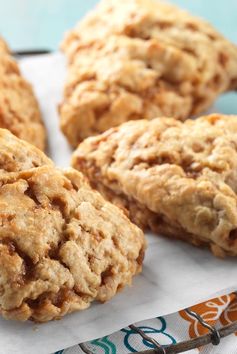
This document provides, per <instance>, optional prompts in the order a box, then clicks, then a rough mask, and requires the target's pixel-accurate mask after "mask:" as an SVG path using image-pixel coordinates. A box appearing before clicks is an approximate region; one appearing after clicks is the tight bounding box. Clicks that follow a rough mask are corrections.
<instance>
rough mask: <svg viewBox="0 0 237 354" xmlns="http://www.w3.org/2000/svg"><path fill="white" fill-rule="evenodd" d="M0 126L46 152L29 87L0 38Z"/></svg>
mask: <svg viewBox="0 0 237 354" xmlns="http://www.w3.org/2000/svg"><path fill="white" fill-rule="evenodd" d="M0 127H1V128H6V129H9V130H10V131H11V132H12V133H13V134H14V135H16V136H17V137H19V138H21V139H24V140H26V141H28V142H30V143H31V144H33V145H35V146H37V147H38V148H40V149H41V150H44V149H45V142H46V132H45V127H44V125H43V122H42V119H41V114H40V110H39V106H38V103H37V100H36V98H35V96H34V93H33V90H32V87H31V85H30V84H29V83H28V82H27V81H26V80H25V79H24V78H23V77H22V75H21V73H20V70H19V67H18V65H17V63H16V61H15V60H14V59H13V57H12V56H11V55H10V52H9V50H8V48H7V46H6V45H5V42H4V41H2V40H1V39H0Z"/></svg>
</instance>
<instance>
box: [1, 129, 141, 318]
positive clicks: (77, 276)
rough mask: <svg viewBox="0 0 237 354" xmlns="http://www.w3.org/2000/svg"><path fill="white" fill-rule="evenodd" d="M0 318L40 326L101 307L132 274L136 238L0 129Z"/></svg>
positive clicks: (121, 219)
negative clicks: (98, 304)
mask: <svg viewBox="0 0 237 354" xmlns="http://www.w3.org/2000/svg"><path fill="white" fill-rule="evenodd" d="M0 151H1V153H0V185H1V187H0V219H1V220H0V289H1V291H0V313H1V314H2V315H3V316H4V317H5V318H7V319H18V320H22V321H24V320H27V319H31V320H34V321H38V322H45V321H49V320H52V319H58V318H60V317H62V316H64V315H65V314H67V313H69V312H72V311H76V310H82V309H85V308H87V307H88V306H89V305H90V303H91V302H92V301H93V300H99V301H102V302H104V301H107V300H109V299H110V298H111V297H113V296H114V295H115V294H116V293H117V292H118V291H119V290H121V289H122V288H123V287H124V286H125V285H127V284H130V283H131V280H132V277H133V275H135V274H137V273H139V272H140V271H141V268H142V261H143V255H144V249H145V240H144V235H143V233H142V231H141V230H140V229H139V228H138V227H137V226H135V225H133V224H132V223H131V222H130V221H129V220H128V218H127V217H126V216H125V214H124V213H123V212H122V211H121V210H120V209H119V208H117V207H115V206H114V205H112V204H111V203H109V202H107V201H105V200H104V199H103V197H101V195H100V194H99V193H98V192H96V191H93V190H92V189H91V188H90V187H89V185H88V184H87V182H86V181H85V179H84V177H83V176H82V174H81V173H79V172H77V171H75V170H73V169H69V170H66V171H62V170H59V169H57V168H56V167H55V166H54V165H53V163H52V161H51V160H49V159H48V158H47V157H46V156H45V155H44V154H43V153H42V152H40V151H39V150H38V149H36V148H34V147H33V146H31V145H29V144H28V143H26V142H24V141H21V140H19V139H17V138H16V137H15V136H13V135H12V134H11V133H10V132H8V131H7V130H2V129H0Z"/></svg>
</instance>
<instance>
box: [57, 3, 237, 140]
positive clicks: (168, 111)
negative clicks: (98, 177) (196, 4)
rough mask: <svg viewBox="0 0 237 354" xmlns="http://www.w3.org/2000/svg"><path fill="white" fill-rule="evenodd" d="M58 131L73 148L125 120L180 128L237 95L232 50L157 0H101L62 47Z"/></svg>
mask: <svg viewBox="0 0 237 354" xmlns="http://www.w3.org/2000/svg"><path fill="white" fill-rule="evenodd" d="M62 49H63V51H64V52H65V53H66V56H67V57H68V61H69V68H68V75H67V81H66V84H65V91H64V99H63V102H62V104H61V105H60V108H59V111H60V115H61V129H62V131H63V132H64V134H65V135H66V137H67V139H68V141H69V142H70V143H71V145H73V146H76V145H77V144H78V142H79V141H81V140H82V139H84V138H86V137H88V136H90V135H96V134H99V133H101V132H103V131H105V130H106V129H108V128H110V127H113V126H117V125H119V124H121V123H123V122H125V121H128V120H135V119H144V118H146V119H153V118H155V117H158V116H172V117H174V118H176V119H180V120H184V119H186V118H188V117H190V116H193V115H195V114H197V113H200V112H201V111H204V110H205V109H207V108H208V107H210V105H211V104H212V103H213V102H214V100H215V99H216V97H217V96H218V95H219V94H220V93H222V92H225V91H228V90H233V89H236V88H237V47H236V46H235V45H233V44H232V43H230V42H229V41H228V40H227V39H225V38H224V37H223V36H222V35H221V34H219V33H218V32H217V31H216V30H215V29H214V28H213V27H212V26H211V25H210V24H208V23H207V22H205V21H203V20H202V19H200V18H197V17H194V16H191V15H190V14H189V13H187V12H185V11H182V10H180V9H178V8H177V7H175V6H172V5H169V4H167V3H163V2H161V1H156V0H121V1H117V0H102V2H101V3H100V4H99V5H98V6H97V7H96V9H95V10H94V11H92V12H91V13H90V14H89V15H88V16H86V17H85V19H84V20H82V21H81V22H80V23H79V24H78V25H77V26H76V28H75V29H74V30H72V31H70V32H69V33H68V34H67V36H66V37H65V39H64V42H63V43H62Z"/></svg>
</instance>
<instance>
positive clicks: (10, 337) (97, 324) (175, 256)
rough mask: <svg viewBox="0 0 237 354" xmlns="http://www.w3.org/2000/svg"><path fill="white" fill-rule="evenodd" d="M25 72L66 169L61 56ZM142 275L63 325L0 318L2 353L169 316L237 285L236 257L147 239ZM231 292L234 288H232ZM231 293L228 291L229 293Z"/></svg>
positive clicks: (32, 63) (59, 345) (25, 64)
mask: <svg viewBox="0 0 237 354" xmlns="http://www.w3.org/2000/svg"><path fill="white" fill-rule="evenodd" d="M21 67H22V71H23V72H24V74H25V76H26V77H27V78H28V79H29V81H31V83H32V84H33V86H34V88H35V92H36V94H37V96H38V99H39V102H40V105H41V109H42V113H43V116H44V120H45V124H46V127H47V130H48V136H49V155H50V156H51V158H52V159H53V160H54V161H55V163H56V164H57V165H59V166H61V167H67V166H68V165H69V161H70V155H71V150H70V148H69V146H68V145H67V142H66V140H65V139H64V137H63V135H62V134H61V133H60V131H59V127H58V121H59V118H58V114H57V105H58V103H59V102H60V99H61V93H62V87H63V81H64V78H65V63H64V60H63V58H62V56H61V55H60V54H54V55H46V56H41V57H37V58H31V59H24V60H23V61H22V62H21ZM147 237H148V241H149V247H148V250H147V253H146V257H145V263H144V269H143V273H142V274H141V275H139V276H137V277H136V278H135V279H134V282H133V285H132V287H130V288H129V287H128V288H126V289H125V290H124V291H123V292H122V293H120V294H118V295H117V296H116V297H115V298H114V299H113V300H112V301H110V302H108V303H106V304H97V303H95V304H93V305H92V306H91V307H90V308H89V309H88V310H85V311H82V312H79V313H74V314H71V315H68V316H66V317H65V318H63V319H62V320H60V321H54V322H50V323H47V324H42V325H35V324H34V323H31V322H27V323H17V322H12V321H6V320H4V319H0V354H6V353H7V354H8V353H10V354H14V353H20V354H32V353H34V354H44V353H46V354H49V353H52V352H54V351H56V350H59V349H63V348H66V347H69V346H71V345H74V344H77V343H79V342H82V341H87V340H90V339H93V338H96V337H101V336H104V335H107V334H110V333H112V332H114V331H116V330H118V329H120V328H122V327H124V326H126V325H128V324H131V323H133V322H138V321H140V320H144V319H148V318H152V317H155V316H159V315H164V314H168V313H171V312H174V311H177V310H180V309H182V308H184V307H186V306H190V305H193V304H195V303H197V302H199V301H201V300H206V299H208V298H210V297H212V296H214V295H216V293H218V294H222V293H223V294H224V293H227V292H229V291H230V288H231V290H234V289H235V287H237V259H226V260H220V259H216V258H215V257H214V256H212V254H211V253H210V252H209V251H207V250H202V249H197V248H195V247H192V246H190V245H187V244H185V243H182V242H179V241H172V240H167V239H165V238H160V237H157V236H154V235H151V234H149V235H147ZM228 288H229V289H228ZM227 289H228V290H227Z"/></svg>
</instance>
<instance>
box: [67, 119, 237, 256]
mask: <svg viewBox="0 0 237 354" xmlns="http://www.w3.org/2000/svg"><path fill="white" fill-rule="evenodd" d="M236 142H237V117H236V116H224V115H218V114H213V115H210V116H204V117H200V118H199V119H197V120H195V121H193V120H187V121H186V122H184V123H182V122H180V121H177V120H175V119H172V118H157V119H154V120H152V121H148V120H138V121H131V122H127V123H124V124H122V125H121V126H119V127H117V128H112V129H110V130H108V131H107V132H105V133H103V134H101V135H99V136H97V137H91V138H88V139H86V140H85V141H84V142H82V143H81V144H80V145H79V147H78V149H77V150H76V151H75V153H74V155H73V160H72V165H73V166H74V167H75V168H77V169H79V170H81V171H82V172H84V173H85V174H86V175H87V176H88V178H89V180H90V182H91V184H92V186H93V187H94V188H97V189H98V190H99V191H100V192H101V193H102V194H103V195H104V196H105V197H106V198H107V199H109V200H110V201H112V202H113V203H114V204H117V205H118V206H120V207H122V208H124V209H127V210H128V213H129V216H130V218H131V220H132V221H134V222H135V223H137V224H138V225H139V226H141V227H142V228H144V229H145V228H146V227H149V228H151V229H152V230H153V231H155V232H158V233H161V234H165V235H168V236H171V237H173V238H181V239H184V240H186V241H188V242H192V243H193V244H195V245H209V246H210V248H211V250H212V252H213V253H214V254H215V255H217V256H224V255H225V254H227V255H233V256H236V255H237V195H236V193H237V187H236V186H237V143H236Z"/></svg>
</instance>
